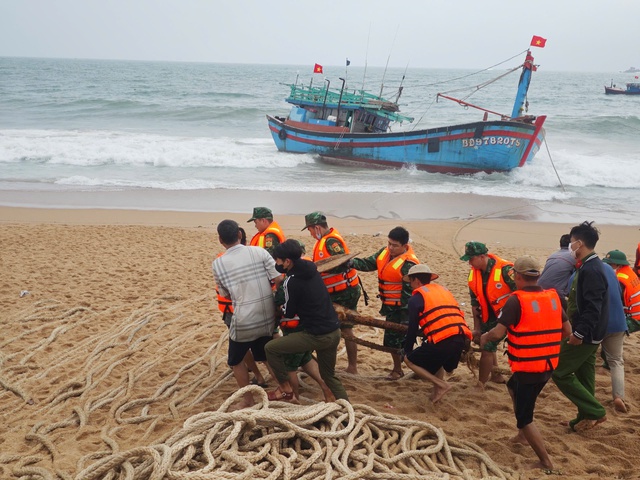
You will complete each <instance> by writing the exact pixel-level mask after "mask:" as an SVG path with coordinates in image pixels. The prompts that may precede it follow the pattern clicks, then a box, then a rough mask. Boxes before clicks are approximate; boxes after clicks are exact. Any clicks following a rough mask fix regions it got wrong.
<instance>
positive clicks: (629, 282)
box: [602, 250, 640, 333]
mask: <svg viewBox="0 0 640 480" xmlns="http://www.w3.org/2000/svg"><path fill="white" fill-rule="evenodd" d="M602 261H603V262H604V263H608V264H609V265H611V267H612V268H613V269H614V270H615V272H616V276H617V277H618V282H620V287H621V289H622V304H623V305H624V313H625V316H626V317H627V327H628V328H629V333H633V332H637V331H638V330H640V279H639V278H638V275H636V273H635V272H634V271H633V270H632V269H631V267H630V266H629V261H628V260H627V256H626V255H625V254H624V252H621V251H620V250H611V251H610V252H609V253H607V255H606V256H605V257H604V258H603V259H602Z"/></svg>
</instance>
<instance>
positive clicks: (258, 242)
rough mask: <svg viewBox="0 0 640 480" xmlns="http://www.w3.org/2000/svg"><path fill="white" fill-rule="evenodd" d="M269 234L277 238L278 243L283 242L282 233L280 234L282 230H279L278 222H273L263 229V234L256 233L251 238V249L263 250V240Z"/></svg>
mask: <svg viewBox="0 0 640 480" xmlns="http://www.w3.org/2000/svg"><path fill="white" fill-rule="evenodd" d="M270 233H272V234H274V235H275V236H276V237H278V241H279V242H280V243H282V242H284V241H285V237H284V233H282V229H281V228H280V225H278V222H276V221H275V220H274V221H273V222H271V223H270V224H269V226H268V227H267V228H265V230H264V232H258V233H256V234H255V235H254V236H253V238H252V239H251V242H250V245H251V246H252V247H261V248H265V239H266V237H267V235H268V234H270Z"/></svg>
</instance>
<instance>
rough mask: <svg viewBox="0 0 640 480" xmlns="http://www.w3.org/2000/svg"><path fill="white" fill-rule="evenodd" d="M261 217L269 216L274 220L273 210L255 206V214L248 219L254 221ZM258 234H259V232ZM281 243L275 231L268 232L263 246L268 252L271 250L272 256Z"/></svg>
mask: <svg viewBox="0 0 640 480" xmlns="http://www.w3.org/2000/svg"><path fill="white" fill-rule="evenodd" d="M259 218H268V219H269V220H273V212H271V210H270V209H268V208H267V207H254V209H253V215H251V218H250V219H249V220H247V223H249V222H253V221H254V220H257V219H259ZM256 235H259V233H258V234H256ZM254 238H255V236H254ZM252 241H253V239H252ZM279 244H280V239H279V238H278V236H277V235H275V234H273V233H267V234H266V235H265V237H264V247H263V248H264V249H265V250H266V251H267V252H269V254H270V255H271V256H273V249H274V248H276V247H277V246H278V245H279Z"/></svg>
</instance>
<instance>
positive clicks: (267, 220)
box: [247, 207, 285, 255]
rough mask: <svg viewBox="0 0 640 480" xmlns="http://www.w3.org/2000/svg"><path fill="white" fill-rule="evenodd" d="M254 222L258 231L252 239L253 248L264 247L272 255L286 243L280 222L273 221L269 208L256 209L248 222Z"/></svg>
mask: <svg viewBox="0 0 640 480" xmlns="http://www.w3.org/2000/svg"><path fill="white" fill-rule="evenodd" d="M249 222H253V223H254V225H255V226H256V229H257V230H258V233H256V234H255V235H254V236H253V238H252V239H251V242H250V245H251V246H253V247H262V248H264V249H265V250H266V251H267V252H269V253H270V254H271V255H273V249H274V248H276V245H279V244H281V243H282V242H284V241H285V236H284V233H283V232H282V228H280V225H278V222H276V221H275V220H273V213H272V212H271V210H269V209H268V208H267V207H255V208H254V209H253V215H251V218H250V219H249V220H247V223H249Z"/></svg>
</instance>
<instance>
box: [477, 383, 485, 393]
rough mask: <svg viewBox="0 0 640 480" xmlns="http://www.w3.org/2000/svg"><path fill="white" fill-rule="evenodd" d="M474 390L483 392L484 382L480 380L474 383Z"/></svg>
mask: <svg viewBox="0 0 640 480" xmlns="http://www.w3.org/2000/svg"><path fill="white" fill-rule="evenodd" d="M476 390H477V391H479V392H484V383H482V382H478V383H476Z"/></svg>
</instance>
